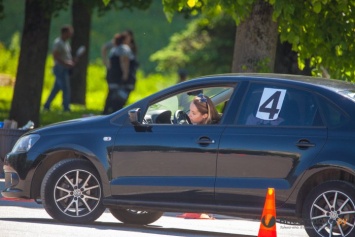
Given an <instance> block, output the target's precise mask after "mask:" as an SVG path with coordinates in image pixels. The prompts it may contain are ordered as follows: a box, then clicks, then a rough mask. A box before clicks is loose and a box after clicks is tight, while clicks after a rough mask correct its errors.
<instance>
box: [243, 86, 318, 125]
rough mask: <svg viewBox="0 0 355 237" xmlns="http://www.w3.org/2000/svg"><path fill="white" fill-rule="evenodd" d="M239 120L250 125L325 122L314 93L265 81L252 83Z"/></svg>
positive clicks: (313, 123)
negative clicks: (267, 83) (263, 82)
mask: <svg viewBox="0 0 355 237" xmlns="http://www.w3.org/2000/svg"><path fill="white" fill-rule="evenodd" d="M237 123H238V124H239V125H247V126H322V125H323V122H322V119H321V116H320V111H319V108H318V106H317V103H316V100H315V97H314V95H313V94H312V93H310V92H308V91H303V90H300V89H296V88H293V87H285V86H276V85H265V84H252V85H251V86H250V88H249V90H248V92H247V94H246V97H245V100H244V102H243V105H242V108H241V112H240V116H239V118H238V122H237Z"/></svg>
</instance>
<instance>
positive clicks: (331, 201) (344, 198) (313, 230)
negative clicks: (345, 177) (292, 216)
mask: <svg viewBox="0 0 355 237" xmlns="http://www.w3.org/2000/svg"><path fill="white" fill-rule="evenodd" d="M354 203H355V187H354V185H352V184H350V183H348V182H344V181H329V182H325V183H323V184H320V185H318V186H317V187H315V188H314V189H313V190H312V191H311V192H310V193H309V195H308V196H307V198H306V201H305V203H304V206H303V212H302V216H303V220H304V225H305V228H306V231H307V233H308V235H309V236H311V237H320V236H324V237H325V236H348V237H350V236H355V229H354V226H355V205H354Z"/></svg>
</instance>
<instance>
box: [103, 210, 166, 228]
mask: <svg viewBox="0 0 355 237" xmlns="http://www.w3.org/2000/svg"><path fill="white" fill-rule="evenodd" d="M110 212H111V213H112V215H113V216H114V217H116V219H117V220H119V221H121V222H123V223H125V224H135V225H148V224H150V223H153V222H154V221H156V220H158V219H159V218H160V217H161V216H162V215H163V214H164V213H163V212H151V211H138V210H132V209H125V208H110Z"/></svg>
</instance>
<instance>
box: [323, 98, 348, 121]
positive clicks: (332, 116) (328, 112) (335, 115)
mask: <svg viewBox="0 0 355 237" xmlns="http://www.w3.org/2000/svg"><path fill="white" fill-rule="evenodd" d="M320 106H321V108H322V112H323V117H324V118H325V121H326V124H327V126H328V127H338V126H341V125H343V124H345V123H346V122H347V120H348V118H347V116H346V115H345V113H344V112H343V111H341V110H340V109H339V108H338V107H337V106H336V105H334V104H333V103H332V102H330V101H328V100H327V99H325V98H320Z"/></svg>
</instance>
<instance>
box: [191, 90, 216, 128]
mask: <svg viewBox="0 0 355 237" xmlns="http://www.w3.org/2000/svg"><path fill="white" fill-rule="evenodd" d="M192 103H194V105H195V106H196V108H197V110H198V111H199V112H200V113H201V114H207V115H208V117H207V119H206V120H205V122H204V123H205V124H211V123H218V122H219V120H220V116H219V114H218V111H217V110H216V107H215V106H214V104H213V102H212V100H211V99H210V98H209V97H208V96H205V95H203V94H199V95H197V96H196V97H195V98H194V99H193V100H192Z"/></svg>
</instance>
